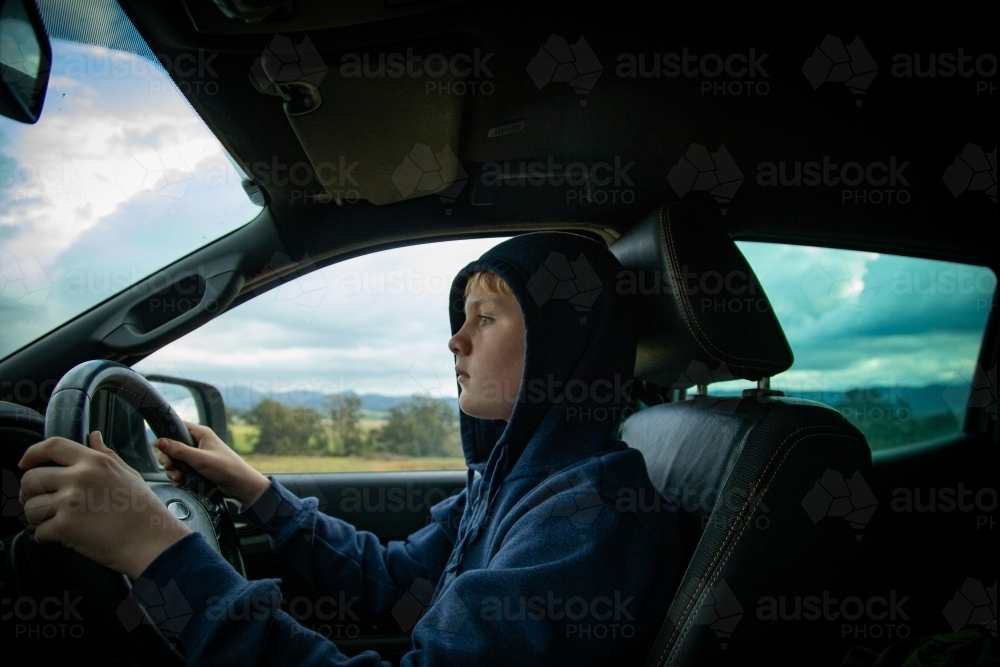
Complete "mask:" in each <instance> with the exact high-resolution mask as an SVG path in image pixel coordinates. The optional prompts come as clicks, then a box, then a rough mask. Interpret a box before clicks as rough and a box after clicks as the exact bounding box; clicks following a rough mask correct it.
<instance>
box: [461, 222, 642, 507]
mask: <svg viewBox="0 0 1000 667" xmlns="http://www.w3.org/2000/svg"><path fill="white" fill-rule="evenodd" d="M480 270H483V271H491V272H493V273H495V274H497V275H498V276H500V277H501V278H502V279H503V280H504V281H505V282H506V283H507V284H508V285H509V286H510V288H511V291H512V292H513V293H514V297H515V298H516V299H517V302H518V304H519V305H520V306H521V313H522V315H523V317H524V327H525V336H524V340H525V354H524V370H523V373H522V378H521V386H520V389H519V391H518V396H517V400H516V403H515V407H514V411H513V413H512V415H511V418H510V422H505V421H503V420H488V419H480V418H477V417H472V416H469V415H467V414H465V413H464V412H463V413H462V414H461V415H460V425H461V435H462V447H463V450H464V452H465V459H466V462H467V463H468V465H469V468H470V469H471V470H474V471H476V472H479V473H480V474H481V475H482V476H483V477H484V481H486V482H487V483H488V485H489V486H491V487H493V488H494V489H495V488H496V487H497V486H499V483H500V482H501V481H502V480H503V479H504V478H505V477H507V476H508V475H509V474H510V472H511V471H512V470H513V469H514V467H515V465H516V466H517V469H518V471H519V472H524V473H527V472H529V471H534V470H536V469H542V470H544V471H550V470H553V469H559V468H563V467H565V466H567V465H569V464H570V463H572V462H574V461H577V460H581V459H583V458H586V457H588V456H590V455H592V454H595V453H597V452H600V451H605V450H611V449H619V448H621V449H623V448H624V447H625V445H624V443H622V442H621V441H620V440H619V439H618V437H617V427H618V424H619V422H620V421H621V419H622V416H623V412H624V411H625V409H626V407H627V405H628V400H629V396H630V393H631V387H632V377H633V371H634V368H635V354H636V332H635V324H634V318H633V313H632V310H631V300H629V299H627V298H626V297H624V296H622V295H620V294H618V292H617V290H616V282H617V279H618V275H619V273H620V272H622V271H623V269H622V266H621V264H620V263H619V261H618V259H617V258H616V257H615V256H614V255H613V254H612V253H611V251H610V250H608V248H607V247H606V246H604V245H603V244H600V243H598V242H597V241H593V240H591V239H589V238H587V237H585V236H581V235H579V234H573V233H569V232H533V233H528V234H522V235H520V236H516V237H514V238H512V239H509V240H507V241H505V242H503V243H501V244H499V245H497V246H495V247H493V248H492V249H490V250H489V251H487V252H486V253H485V254H483V255H482V256H481V257H480V258H479V259H477V260H475V261H473V262H471V263H470V264H468V265H467V266H466V267H465V268H463V269H462V270H461V271H459V273H458V275H457V276H456V277H455V280H454V282H453V283H452V288H451V298H450V303H451V308H450V309H449V313H450V316H451V330H452V335H454V334H455V333H457V332H458V330H459V329H461V327H462V325H463V324H464V322H465V311H464V308H465V302H464V292H465V286H466V283H467V282H468V280H469V278H470V277H471V276H472V274H474V273H475V272H476V271H480ZM459 391H461V388H460V389H459Z"/></svg>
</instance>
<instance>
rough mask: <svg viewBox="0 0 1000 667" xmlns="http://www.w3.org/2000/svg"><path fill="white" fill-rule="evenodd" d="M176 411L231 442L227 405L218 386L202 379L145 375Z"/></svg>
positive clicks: (225, 440) (187, 419)
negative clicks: (201, 380) (227, 420)
mask: <svg viewBox="0 0 1000 667" xmlns="http://www.w3.org/2000/svg"><path fill="white" fill-rule="evenodd" d="M146 379H147V380H149V381H150V383H152V385H153V386H154V387H156V389H157V390H158V391H159V392H160V393H161V394H163V397H164V398H166V399H167V402H168V403H170V407H172V408H173V409H174V412H176V413H177V415H178V416H179V417H180V418H181V419H183V420H185V421H189V422H191V423H192V424H200V425H201V426H207V427H209V428H210V429H212V430H213V431H215V434H216V435H217V436H219V438H220V439H222V440H223V442H226V443H229V444H230V445H232V441H231V440H230V439H229V429H228V425H227V422H226V406H225V404H224V403H223V402H222V394H221V393H220V392H219V390H218V389H216V388H215V387H213V386H212V385H210V384H207V383H205V382H197V381H195V380H188V379H186V378H178V377H171V376H169V375H147V376H146Z"/></svg>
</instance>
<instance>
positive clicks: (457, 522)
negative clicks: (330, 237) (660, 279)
mask: <svg viewBox="0 0 1000 667" xmlns="http://www.w3.org/2000/svg"><path fill="white" fill-rule="evenodd" d="M621 270H622V268H621V265H620V264H619V263H618V261H617V259H615V257H614V256H613V255H612V254H611V253H610V252H609V251H608V250H607V248H606V247H604V246H602V245H600V244H598V243H596V242H594V241H591V240H589V239H587V238H585V237H582V236H578V235H575V234H569V233H562V232H537V233H532V234H524V235H522V236H518V237H515V238H513V239H510V240H508V241H506V242H504V243H501V244H499V245H497V246H496V247H494V248H492V249H491V250H489V251H488V252H487V253H485V254H484V255H483V256H482V257H480V258H479V260H477V261H474V262H472V263H471V264H469V265H468V266H466V267H465V268H464V269H462V271H460V272H459V274H458V275H457V276H456V278H455V281H454V283H453V285H452V297H453V299H454V301H453V307H452V308H451V309H450V316H451V325H452V332H453V336H452V338H451V339H450V340H449V341H448V346H449V349H450V350H451V351H452V352H453V353H454V355H455V359H456V366H455V370H456V376H457V381H458V384H459V386H460V387H461V391H460V398H459V405H460V407H461V415H460V425H461V435H462V447H463V450H464V453H465V458H466V461H467V463H468V466H469V472H468V477H467V482H466V489H465V490H464V491H463V492H462V493H460V494H459V495H457V496H454V497H452V498H449V499H447V500H444V501H442V502H441V503H438V504H437V505H435V506H434V507H432V508H431V515H432V518H433V521H432V522H431V523H430V524H429V525H428V526H426V527H425V528H423V529H421V530H419V531H417V532H416V533H414V534H413V535H411V536H410V537H409V538H408V539H407V540H406V541H404V542H390V543H389V544H388V545H384V546H383V545H381V544H379V542H378V539H377V538H376V537H375V536H374V535H372V534H371V533H367V532H364V531H358V530H356V529H355V528H354V527H353V526H351V525H350V524H348V523H346V522H345V521H342V520H339V519H336V518H332V517H329V516H326V515H323V514H320V513H319V512H317V509H316V507H317V502H316V500H315V499H312V498H306V499H304V500H303V499H299V498H296V497H295V496H294V495H292V494H291V493H290V492H288V491H287V490H286V489H284V488H283V487H282V486H281V485H280V484H278V483H277V482H276V481H274V480H273V479H268V478H266V477H264V476H263V475H260V474H259V473H257V472H256V471H254V470H253V469H252V468H250V467H249V465H247V464H246V463H245V462H243V461H242V460H241V459H240V458H239V457H238V456H237V455H236V454H235V453H234V452H233V451H232V450H230V449H229V448H228V447H227V446H226V445H225V444H224V443H222V442H221V441H220V440H219V439H218V437H216V436H215V434H214V433H212V432H211V430H209V429H207V428H204V427H199V426H194V425H191V426H190V429H191V433H192V435H193V437H194V439H195V441H196V442H197V445H198V446H197V448H187V447H185V446H184V445H182V444H180V443H176V442H172V441H167V440H162V439H161V440H160V441H158V442H157V447H158V448H159V449H160V451H161V452H162V453H163V455H164V458H163V460H164V465H165V467H166V468H167V469H168V474H170V476H171V478H172V479H173V480H174V482H175V483H180V482H181V481H182V478H181V476H180V473H179V472H178V471H177V470H175V469H174V466H173V465H172V463H171V460H170V459H171V458H176V459H182V460H185V461H187V462H188V463H189V464H191V465H192V466H193V467H194V468H195V469H196V470H198V471H200V472H201V473H202V474H203V475H205V476H206V477H208V478H209V479H211V480H212V481H214V482H215V483H216V484H218V485H219V487H220V488H221V489H222V491H223V492H224V493H225V494H226V495H228V496H230V497H234V498H237V499H238V500H240V501H241V502H242V503H243V505H244V510H243V511H242V514H243V516H245V517H246V518H247V519H248V520H250V521H252V522H254V523H255V524H257V525H258V526H259V527H261V528H262V529H263V530H264V531H266V532H267V533H268V534H269V535H270V537H271V545H272V548H274V550H275V551H276V552H277V553H279V554H280V555H282V556H283V557H285V558H286V559H287V560H288V561H289V562H290V563H291V565H292V566H293V567H295V569H296V570H297V571H299V572H300V573H302V574H303V575H304V576H305V578H306V579H307V580H308V581H309V582H310V583H311V584H312V585H313V587H314V588H315V589H316V590H317V591H318V592H320V593H322V594H325V595H331V594H332V595H333V596H335V597H336V596H339V595H340V594H344V595H346V596H347V597H348V598H350V597H356V598H357V600H358V602H357V603H356V604H355V606H354V610H355V611H356V612H359V613H360V614H365V615H370V614H380V613H385V612H387V611H389V610H391V609H392V608H393V606H394V605H396V604H397V603H398V602H399V601H400V600H401V599H402V598H403V596H404V594H406V593H407V592H410V594H411V595H413V591H419V590H421V589H426V590H427V591H428V592H431V591H432V593H431V597H430V600H429V602H430V604H429V606H428V607H427V610H426V612H425V613H424V614H423V615H422V616H421V617H420V620H419V621H418V622H417V623H416V625H415V626H414V627H413V630H412V641H413V646H412V648H411V650H410V651H409V652H408V653H407V654H406V655H405V656H404V657H403V660H402V664H403V665H424V664H427V665H431V664H433V665H450V664H480V665H481V664H504V665H511V664H526V665H528V664H531V665H541V664H546V665H547V664H573V665H591V664H595V665H596V664H630V663H638V662H640V661H643V660H644V659H645V657H646V653H647V652H648V648H649V645H650V644H651V642H652V639H653V637H654V636H655V632H656V630H657V625H658V623H659V621H660V619H662V617H663V615H664V613H665V611H666V607H667V605H668V604H669V602H670V600H671V598H672V597H673V594H674V590H675V588H676V585H677V582H678V578H679V574H680V572H679V568H680V563H679V562H678V554H679V549H678V544H679V540H678V539H677V535H678V527H677V522H676V516H675V515H674V514H673V513H670V512H644V511H641V510H637V509H636V508H635V503H625V504H623V505H621V506H619V504H618V503H616V500H617V499H619V498H620V497H621V494H623V493H629V494H638V493H643V494H645V497H650V498H651V497H653V494H655V493H656V492H655V491H654V490H653V488H652V485H651V484H650V482H649V478H648V475H647V474H646V469H645V465H644V462H643V459H642V456H641V455H640V454H639V453H638V452H637V451H635V450H630V449H628V448H627V446H626V445H625V444H624V443H623V442H621V440H619V439H618V437H617V435H616V433H617V428H618V425H619V423H620V421H621V419H622V418H623V416H624V415H623V412H624V410H625V409H626V407H627V404H628V397H629V388H630V385H631V381H632V372H633V368H634V364H635V340H636V339H635V330H634V324H633V318H632V313H631V310H630V308H631V306H630V303H629V302H628V301H627V300H625V299H624V298H622V297H621V296H619V295H618V294H617V293H616V292H615V290H614V282H615V279H616V277H617V275H618V273H619V272H620V271H621ZM91 447H92V449H91V450H86V449H83V448H80V447H77V446H75V445H74V444H73V443H69V441H64V440H59V439H55V438H53V439H49V440H47V441H45V442H43V443H39V444H37V445H34V446H33V447H31V448H30V449H29V450H28V452H27V453H26V454H25V456H24V458H23V459H22V462H21V467H22V468H32V469H33V470H34V471H35V472H34V473H31V472H29V473H25V476H24V479H25V480H29V476H30V477H31V478H32V479H31V480H29V481H27V482H25V481H22V489H23V491H22V495H23V496H24V497H25V499H26V514H27V515H28V519H29V521H31V522H32V523H34V524H36V525H37V526H38V527H37V529H36V533H35V535H36V539H38V540H39V541H53V542H61V543H63V544H66V545H67V546H70V547H72V548H75V549H77V550H78V551H80V552H81V553H83V554H84V555H86V556H88V557H90V558H92V559H94V560H97V561H99V562H102V563H104V564H105V565H108V566H109V567H112V568H114V569H117V570H119V571H121V572H124V573H125V574H127V575H129V576H130V577H132V578H133V579H137V578H139V577H143V578H145V579H148V580H152V581H154V582H155V583H156V584H157V585H158V586H161V587H165V586H167V585H168V584H170V583H171V582H173V583H175V584H176V585H177V586H178V587H179V589H180V591H181V593H182V594H183V596H184V598H185V600H186V601H187V602H188V604H189V605H190V606H191V607H192V608H193V610H194V613H193V615H192V617H191V619H190V620H189V621H188V622H187V624H186V625H185V626H184V628H183V631H182V632H181V634H180V637H179V642H180V645H181V647H182V649H183V651H184V653H185V658H186V661H187V662H188V664H240V665H243V666H249V665H358V666H360V665H375V664H383V663H382V661H381V659H380V658H379V656H378V655H377V654H375V653H374V652H371V651H367V652H364V653H361V654H359V655H356V656H354V657H351V658H348V657H347V656H345V655H344V654H342V653H341V652H340V651H339V650H338V649H337V647H336V645H335V644H334V643H331V642H329V641H327V640H326V639H324V638H323V637H321V636H320V635H318V634H315V633H312V632H310V631H308V630H305V629H303V628H301V627H300V626H298V625H297V624H296V623H295V621H294V620H293V619H292V618H291V617H289V616H288V615H286V614H285V613H284V612H282V611H280V609H279V602H280V599H281V595H280V592H279V590H278V587H277V585H276V583H275V582H274V581H271V580H265V581H254V582H247V581H246V580H244V579H243V578H242V577H240V576H239V575H238V574H237V573H236V572H235V571H233V569H232V568H231V567H230V566H229V565H228V564H227V563H226V562H225V561H224V560H222V558H221V557H220V556H219V555H218V554H217V553H216V552H214V551H213V550H212V549H211V548H210V547H209V546H208V544H207V543H206V542H205V540H204V539H203V538H202V537H201V536H200V535H197V534H191V533H189V531H188V530H187V529H186V527H184V526H183V524H181V523H180V522H178V521H176V520H174V521H173V522H172V523H170V515H169V513H166V510H165V509H164V508H162V505H157V504H156V503H152V502H151V503H150V507H149V508H148V512H147V513H157V512H158V513H160V514H161V515H163V516H160V521H161V522H168V523H169V527H168V529H167V530H158V531H150V530H148V529H147V528H145V526H148V525H149V520H148V517H146V516H140V517H137V518H136V517H132V518H129V519H125V520H123V519H121V518H120V517H119V518H116V517H115V516H114V515H112V514H110V513H106V514H104V515H97V514H94V515H87V516H84V515H83V513H77V514H76V515H74V516H73V517H72V519H73V520H72V521H71V520H69V519H67V518H65V512H64V511H63V510H61V509H60V502H62V501H61V500H60V498H63V497H65V496H66V494H68V493H70V492H72V491H73V490H74V489H76V490H79V489H83V488H94V487H97V488H99V487H102V486H103V487H107V486H114V485H116V484H117V485H121V484H132V485H133V486H137V487H138V486H139V485H141V484H142V482H141V479H138V475H137V474H135V473H134V472H133V471H131V470H130V469H128V468H127V466H125V464H124V463H122V462H121V461H120V459H118V458H117V457H116V456H115V455H114V454H113V453H111V452H110V450H108V449H107V448H106V447H104V445H103V444H102V443H101V441H100V437H99V434H91ZM48 460H52V461H55V462H56V463H60V464H61V465H65V466H68V467H67V468H34V466H37V465H38V464H39V463H42V462H45V461H48ZM48 471H55V472H48ZM150 495H151V493H150ZM631 497H635V495H631ZM626 506H627V507H626ZM60 514H62V517H61V516H60ZM124 524H127V525H124ZM154 533H155V534H154ZM226 607H229V608H235V609H254V610H258V609H260V610H264V611H265V612H266V613H260V614H256V613H255V614H253V615H251V616H250V617H247V615H241V616H240V617H239V618H233V617H229V616H227V615H225V614H221V615H220V614H218V613H212V609H216V610H217V609H219V608H226ZM220 616H221V617H220Z"/></svg>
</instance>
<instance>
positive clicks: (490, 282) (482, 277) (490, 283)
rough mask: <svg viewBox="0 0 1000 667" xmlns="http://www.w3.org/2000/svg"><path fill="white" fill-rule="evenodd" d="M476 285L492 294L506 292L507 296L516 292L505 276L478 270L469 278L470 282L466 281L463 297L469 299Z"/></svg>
mask: <svg viewBox="0 0 1000 667" xmlns="http://www.w3.org/2000/svg"><path fill="white" fill-rule="evenodd" d="M476 287H482V288H483V289H484V290H486V291H487V292H490V293H491V294H506V295H507V296H514V292H512V291H511V289H510V285H508V284H507V283H506V282H505V281H504V279H503V278H501V277H500V276H498V275H497V274H495V273H493V272H492V271H476V272H475V273H473V274H472V276H471V277H470V278H469V282H467V283H465V295H464V296H463V297H462V298H463V299H468V298H469V294H471V293H472V290H474V289H475V288H476Z"/></svg>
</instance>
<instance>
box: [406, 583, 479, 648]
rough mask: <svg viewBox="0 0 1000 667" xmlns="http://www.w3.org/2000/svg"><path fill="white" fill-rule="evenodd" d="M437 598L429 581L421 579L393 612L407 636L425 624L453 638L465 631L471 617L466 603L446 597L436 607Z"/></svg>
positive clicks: (453, 597) (410, 588) (409, 589)
mask: <svg viewBox="0 0 1000 667" xmlns="http://www.w3.org/2000/svg"><path fill="white" fill-rule="evenodd" d="M433 598H434V584H432V583H431V582H430V581H428V580H427V579H423V578H421V577H417V578H416V579H415V580H414V581H413V583H412V584H410V587H409V588H407V589H406V592H405V593H403V597H402V598H400V600H399V602H397V603H396V605H395V606H394V607H393V608H392V617H393V618H394V619H396V622H397V623H398V624H399V627H400V629H401V630H402V631H403V632H409V631H410V630H412V629H413V626H415V625H416V624H417V622H418V621H421V620H422V621H423V622H424V624H425V625H426V626H428V627H433V628H437V629H438V630H440V631H441V632H443V633H446V634H450V635H454V634H457V633H458V631H459V630H461V629H462V626H463V625H465V621H466V619H467V618H468V617H469V609H468V608H467V607H466V606H465V604H464V603H463V602H462V600H461V599H459V598H458V597H457V596H456V595H447V594H446V595H444V596H442V598H441V599H440V600H438V601H437V602H435V603H434V604H433V605H432V604H431V601H432V600H433Z"/></svg>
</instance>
